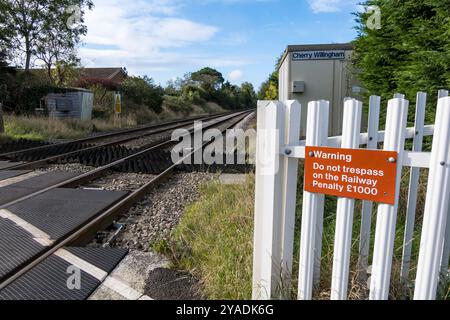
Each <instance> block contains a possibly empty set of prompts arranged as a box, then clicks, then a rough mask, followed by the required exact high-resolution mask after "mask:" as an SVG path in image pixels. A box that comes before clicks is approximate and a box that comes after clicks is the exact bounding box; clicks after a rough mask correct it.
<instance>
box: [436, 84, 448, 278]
mask: <svg viewBox="0 0 450 320" xmlns="http://www.w3.org/2000/svg"><path fill="white" fill-rule="evenodd" d="M445 97H448V90H439V94H438V98H439V99H440V98H445ZM449 259H450V208H449V211H448V216H447V228H446V230H445V244H444V251H443V253H442V261H441V273H442V275H443V277H444V278H447V277H448V276H449V272H448V262H449ZM445 280H447V279H445Z"/></svg>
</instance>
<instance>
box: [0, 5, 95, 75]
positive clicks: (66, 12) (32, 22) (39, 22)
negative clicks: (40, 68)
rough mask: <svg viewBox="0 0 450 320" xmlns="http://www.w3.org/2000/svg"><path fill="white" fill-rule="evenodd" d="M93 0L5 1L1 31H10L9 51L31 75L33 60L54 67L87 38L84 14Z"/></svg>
mask: <svg viewBox="0 0 450 320" xmlns="http://www.w3.org/2000/svg"><path fill="white" fill-rule="evenodd" d="M92 6H93V3H92V1H91V0H2V1H1V5H0V30H7V32H8V33H9V34H8V36H9V37H10V41H8V43H7V44H6V45H7V49H9V50H10V51H11V53H12V54H13V55H14V56H15V57H16V58H17V57H18V58H19V60H20V63H19V64H21V65H23V66H24V68H25V71H29V69H30V67H31V60H32V58H33V57H36V58H38V59H41V60H43V61H44V57H45V61H44V62H45V63H47V64H52V65H53V64H54V63H56V61H58V59H57V58H58V56H59V57H62V56H64V52H65V50H67V49H73V48H75V46H76V44H78V43H79V41H80V37H81V36H82V35H84V34H86V32H87V29H86V26H84V25H83V22H84V20H83V17H84V10H85V9H86V8H88V9H91V8H92Z"/></svg>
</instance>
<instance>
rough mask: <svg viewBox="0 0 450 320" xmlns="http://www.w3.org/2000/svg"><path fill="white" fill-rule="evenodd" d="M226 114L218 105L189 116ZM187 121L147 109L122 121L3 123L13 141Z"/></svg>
mask: <svg viewBox="0 0 450 320" xmlns="http://www.w3.org/2000/svg"><path fill="white" fill-rule="evenodd" d="M223 111H224V110H223V109H222V108H220V107H219V106H217V105H214V104H206V105H205V106H204V107H195V108H192V109H191V111H190V114H189V116H195V115H202V114H207V113H219V112H223ZM184 117H186V114H184V113H179V112H174V111H172V110H170V109H168V108H166V107H164V108H163V110H162V112H161V113H159V114H156V113H154V112H152V111H150V110H147V109H141V110H136V111H133V112H129V113H127V114H123V115H121V116H119V117H116V116H114V115H111V116H106V117H104V118H95V119H93V120H92V121H79V120H70V119H67V120H59V119H52V118H47V117H37V116H30V117H27V116H13V115H7V116H5V117H4V120H5V136H6V137H9V138H11V139H29V140H54V139H76V138H80V137H84V136H86V135H88V134H90V133H93V132H101V131H110V130H114V129H125V128H131V127H135V126H138V125H141V124H147V123H148V124H151V123H157V122H163V121H169V120H174V119H182V118H184ZM0 142H1V140H0Z"/></svg>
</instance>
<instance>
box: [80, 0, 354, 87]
mask: <svg viewBox="0 0 450 320" xmlns="http://www.w3.org/2000/svg"><path fill="white" fill-rule="evenodd" d="M358 2H359V0H184V1H182V0H94V5H95V7H94V9H93V10H91V11H88V12H87V13H86V17H85V18H86V19H85V20H86V21H85V23H86V25H87V27H88V34H87V35H86V37H84V39H83V46H82V47H81V48H80V49H79V54H80V56H81V58H82V64H83V66H84V67H125V68H127V70H128V72H129V74H131V75H140V76H143V75H147V76H149V77H151V78H153V79H154V80H155V82H156V83H158V84H161V85H163V86H165V85H166V84H167V81H169V80H173V79H175V78H176V77H182V76H183V75H184V74H185V73H187V72H193V71H196V70H199V69H201V68H203V67H206V66H209V67H212V68H215V69H217V70H219V71H220V72H222V74H223V75H224V77H225V79H226V80H229V81H230V82H231V83H234V84H238V85H239V84H241V83H242V82H244V81H248V82H251V83H253V85H254V86H255V88H258V87H259V86H260V84H261V83H262V82H263V81H265V80H266V78H267V77H268V75H269V74H270V73H271V72H272V71H273V70H274V65H275V63H276V60H277V57H279V56H280V55H281V54H282V52H283V51H284V50H285V48H286V46H287V45H291V44H316V43H342V42H348V41H351V40H353V39H354V38H355V36H356V31H355V30H354V25H355V23H354V18H353V16H352V15H351V13H352V12H355V11H357V10H358V7H357V3H358Z"/></svg>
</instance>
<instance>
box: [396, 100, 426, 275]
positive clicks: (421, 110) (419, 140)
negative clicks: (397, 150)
mask: <svg viewBox="0 0 450 320" xmlns="http://www.w3.org/2000/svg"><path fill="white" fill-rule="evenodd" d="M426 106H427V94H426V93H424V92H418V93H417V99H416V119H415V127H414V128H415V137H414V143H413V149H412V151H413V152H421V151H422V146H423V129H424V126H425V108H426ZM419 178H420V168H411V175H410V180H409V194H408V206H407V210H406V211H407V214H406V224H405V235H404V241H403V257H402V266H401V273H400V277H401V279H402V280H404V281H407V280H408V276H409V267H410V264H411V251H412V242H413V240H414V239H413V236H414V225H415V220H416V208H417V193H418V187H419Z"/></svg>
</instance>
